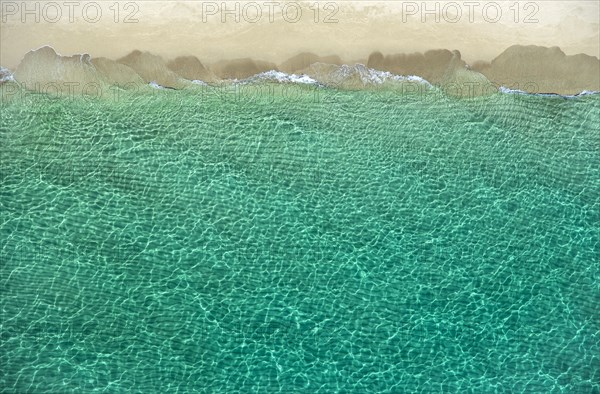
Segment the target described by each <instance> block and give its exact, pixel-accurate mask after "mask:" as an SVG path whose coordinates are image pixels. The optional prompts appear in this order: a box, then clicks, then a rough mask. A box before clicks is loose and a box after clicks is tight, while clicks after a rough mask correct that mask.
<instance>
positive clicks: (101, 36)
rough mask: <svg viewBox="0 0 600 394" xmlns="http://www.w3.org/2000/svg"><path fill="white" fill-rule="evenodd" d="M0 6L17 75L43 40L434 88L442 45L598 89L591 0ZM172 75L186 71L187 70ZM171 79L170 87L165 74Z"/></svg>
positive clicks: (571, 87)
mask: <svg viewBox="0 0 600 394" xmlns="http://www.w3.org/2000/svg"><path fill="white" fill-rule="evenodd" d="M1 8H2V9H1V12H2V15H1V20H2V23H1V25H0V29H1V30H0V31H1V34H0V37H1V38H0V47H1V48H0V65H2V66H3V67H6V68H8V69H9V70H12V71H14V70H16V69H17V67H18V65H19V63H20V62H21V60H22V59H23V56H24V55H25V54H26V53H27V52H28V51H30V50H32V49H37V48H40V47H42V46H45V45H49V46H51V47H52V48H54V50H55V51H56V52H57V53H59V54H61V55H64V56H72V55H76V54H90V55H91V58H92V59H94V58H99V57H102V58H108V59H112V60H119V59H125V58H126V56H130V54H131V53H132V52H133V51H135V50H138V51H141V52H148V53H151V54H152V55H153V56H160V57H161V58H162V59H163V60H164V62H165V63H168V62H171V64H175V63H174V62H175V59H176V58H177V57H182V56H188V57H190V56H193V57H195V58H196V59H198V60H199V61H200V62H201V63H202V64H201V67H202V69H205V70H204V72H203V73H200V74H199V75H201V76H204V77H205V78H209V79H210V78H213V79H214V78H215V77H218V78H244V77H247V76H249V75H252V74H254V73H257V72H262V71H267V70H270V69H279V70H282V71H286V72H299V71H302V70H303V69H305V68H306V67H308V66H310V64H312V63H316V62H321V63H328V64H338V65H339V64H350V65H353V64H355V63H361V64H368V63H371V65H369V67H371V66H373V67H375V68H377V69H380V70H382V71H390V72H394V73H409V74H411V75H418V76H422V77H425V78H427V77H430V78H433V79H434V81H432V82H436V79H440V78H441V75H442V74H443V73H444V72H445V69H446V68H447V66H448V64H449V58H448V56H446V57H444V56H442V58H439V57H438V56H431V53H432V52H428V51H440V50H442V52H443V51H446V53H451V52H452V51H459V52H460V58H461V62H463V63H464V65H465V66H468V67H470V68H471V69H472V70H475V71H477V72H480V73H482V74H483V75H485V76H486V77H487V78H488V79H490V81H492V82H493V83H495V84H498V85H510V86H511V88H519V89H523V87H524V86H525V85H526V84H527V83H528V82H531V83H533V85H535V89H538V91H539V92H541V91H543V92H546V91H552V92H557V93H577V92H578V91H581V90H600V81H599V79H600V77H599V76H598V72H597V70H600V68H599V64H600V63H599V61H598V57H599V56H600V44H599V42H600V35H599V24H598V15H599V12H600V5H599V4H598V3H597V2H594V1H577V2H569V3H561V2H555V1H552V2H515V3H508V2H489V1H488V2H427V3H421V2H369V3H367V2H338V3H334V2H323V3H312V2H310V3H309V2H287V3H283V2H281V3H278V2H235V1H232V2H226V3H221V2H199V1H176V2H166V1H156V2H155V1H153V2H117V3H103V2H100V3H98V2H81V3H73V4H72V5H69V4H67V3H64V4H63V3H55V2H35V3H31V4H28V5H27V6H23V5H22V4H21V3H17V2H3V3H2V6H1ZM515 45H517V47H515ZM531 46H537V47H540V49H534V47H531ZM511 47H513V48H512V49H511V50H508V49H509V48H511ZM515 48H516V49H515ZM528 48H529V49H528ZM426 53H429V54H430V56H429V57H428V55H426ZM303 54H309V57H308V58H307V57H306V56H304V55H303ZM380 54H381V56H383V59H384V60H383V61H380V62H377V59H378V56H379V55H380ZM373 56H375V57H373ZM573 56H575V57H573ZM425 58H427V59H425ZM540 59H543V61H540ZM130 60H132V59H130ZM180 62H181V59H180ZM192 62H195V61H192ZM440 62H441V63H440ZM121 63H123V62H121ZM138 64H139V59H138ZM128 66H131V64H128ZM175 68H176V69H178V70H179V71H180V72H183V73H184V74H186V76H184V78H186V79H189V77H190V76H191V75H190V73H189V67H187V68H188V70H187V71H182V70H183V68H182V66H181V65H180V66H179V68H178V67H177V66H175ZM432 70H433V71H432ZM435 70H437V71H435ZM154 72H156V70H154ZM142 74H143V72H142ZM432 74H435V75H434V76H432ZM572 75H575V76H574V77H573V76H572ZM142 76H143V75H142ZM167 79H169V80H170V81H171V82H172V84H175V83H173V76H172V75H171V76H168V77H167ZM175 85H176V84H175ZM533 85H532V86H533ZM527 89H529V90H533V88H531V86H529V87H525V90H527Z"/></svg>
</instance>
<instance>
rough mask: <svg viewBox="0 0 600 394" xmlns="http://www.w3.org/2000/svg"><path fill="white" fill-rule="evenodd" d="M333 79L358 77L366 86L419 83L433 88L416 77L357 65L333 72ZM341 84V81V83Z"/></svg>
mask: <svg viewBox="0 0 600 394" xmlns="http://www.w3.org/2000/svg"><path fill="white" fill-rule="evenodd" d="M333 77H334V78H335V79H339V80H345V79H350V78H355V77H358V79H359V80H360V81H361V82H362V83H363V84H364V85H383V84H385V83H388V82H417V83H422V84H424V85H427V86H429V87H431V86H432V85H431V84H430V83H429V81H427V80H425V79H424V78H421V77H418V76H416V75H396V74H392V73H391V72H389V71H380V70H375V69H373V68H369V67H367V66H365V65H364V64H360V63H357V64H355V65H354V66H349V65H347V64H344V65H342V66H340V67H339V68H338V69H337V70H336V71H334V72H333ZM340 82H341V81H340Z"/></svg>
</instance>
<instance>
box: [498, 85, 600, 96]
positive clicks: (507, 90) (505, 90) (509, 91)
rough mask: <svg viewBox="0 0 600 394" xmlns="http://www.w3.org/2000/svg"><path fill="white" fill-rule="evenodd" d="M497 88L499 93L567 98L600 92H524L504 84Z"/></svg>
mask: <svg viewBox="0 0 600 394" xmlns="http://www.w3.org/2000/svg"><path fill="white" fill-rule="evenodd" d="M498 90H499V91H500V93H506V94H522V95H530V96H542V97H567V98H573V97H581V96H590V95H594V94H600V92H598V91H595V90H583V91H581V92H580V93H577V94H558V93H529V92H526V91H524V90H519V89H510V88H507V87H505V86H500V88H499V89H498Z"/></svg>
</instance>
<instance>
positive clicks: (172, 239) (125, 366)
mask: <svg viewBox="0 0 600 394" xmlns="http://www.w3.org/2000/svg"><path fill="white" fill-rule="evenodd" d="M207 91H208V90H207ZM207 91H204V92H203V93H201V94H200V93H197V92H196V93H194V92H173V91H156V93H153V94H141V93H140V94H136V95H123V96H121V97H119V98H118V99H112V100H91V101H90V100H88V101H84V100H82V99H74V100H69V99H60V100H59V99H48V98H44V97H42V96H31V97H27V98H25V99H23V100H16V101H13V102H9V103H4V104H2V109H1V112H0V114H1V117H0V158H1V165H0V176H1V177H0V193H1V194H0V196H1V199H0V215H1V216H0V235H1V238H0V239H1V243H0V246H1V248H0V253H1V254H0V264H1V265H0V294H1V301H0V303H1V307H2V308H1V335H2V342H1V348H0V386H1V387H2V391H5V392H19V393H24V392H35V393H42V392H52V393H57V392H95V391H97V392H143V393H153V392H156V393H168V392H192V391H197V392H207V393H236V392H240V393H250V392H255V393H275V392H281V393H300V392H306V393H333V392H346V393H368V392H394V393H397V392H424V393H433V392H442V391H444V392H448V391H449V392H469V391H472V392H495V391H499V392H520V391H527V392H539V393H542V392H543V393H546V392H581V393H584V392H586V393H589V392H598V391H599V390H600V309H599V308H600V307H599V305H600V268H599V264H598V257H599V253H600V237H599V230H598V226H599V223H600V153H599V152H600V132H599V129H598V124H600V113H599V112H600V110H599V105H600V97H599V96H597V95H596V96H587V97H580V98H570V99H565V98H561V97H536V96H524V95H507V94H502V95H497V96H494V97H490V98H483V99H476V100H454V99H450V98H444V97H440V96H439V95H434V94H430V95H429V96H411V95H409V94H406V95H397V94H392V93H385V92H339V91H328V90H326V89H321V90H311V89H307V88H302V87H294V88H286V89H285V91H283V92H281V91H278V90H277V89H275V93H274V94H266V93H265V92H266V91H267V90H265V91H262V93H260V94H258V93H257V94H249V95H239V94H237V93H236V92H233V93H232V92H225V91H220V92H217V93H215V94H208V93H207Z"/></svg>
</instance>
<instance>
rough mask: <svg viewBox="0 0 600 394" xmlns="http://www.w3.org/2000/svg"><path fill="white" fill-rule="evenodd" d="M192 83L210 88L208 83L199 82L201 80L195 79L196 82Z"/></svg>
mask: <svg viewBox="0 0 600 394" xmlns="http://www.w3.org/2000/svg"><path fill="white" fill-rule="evenodd" d="M192 83H193V84H194V85H200V86H208V84H207V83H206V82H204V81H201V80H199V79H194V80H193V81H192Z"/></svg>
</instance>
